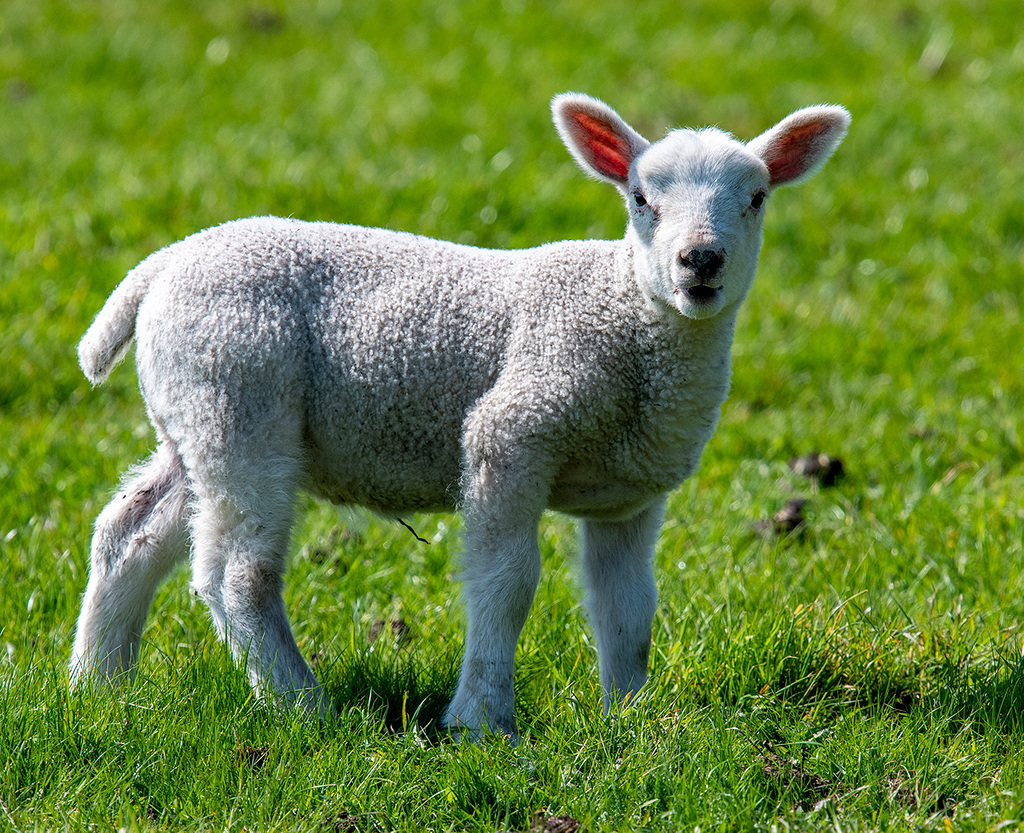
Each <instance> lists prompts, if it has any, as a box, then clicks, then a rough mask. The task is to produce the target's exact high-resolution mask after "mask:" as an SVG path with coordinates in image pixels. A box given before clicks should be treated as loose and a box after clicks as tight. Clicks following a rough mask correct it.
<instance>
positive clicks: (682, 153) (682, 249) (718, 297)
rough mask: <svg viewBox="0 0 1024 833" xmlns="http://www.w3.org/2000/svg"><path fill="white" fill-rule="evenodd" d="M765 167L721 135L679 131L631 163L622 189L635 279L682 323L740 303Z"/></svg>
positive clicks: (755, 240) (754, 254)
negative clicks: (673, 312)
mask: <svg viewBox="0 0 1024 833" xmlns="http://www.w3.org/2000/svg"><path fill="white" fill-rule="evenodd" d="M769 190H770V182H769V173H768V168H767V166H766V165H765V163H764V162H762V161H761V160H760V159H759V158H758V157H756V156H755V155H754V154H753V153H751V152H750V151H749V150H747V148H746V147H745V146H744V145H743V144H741V143H740V142H737V141H735V140H734V139H732V138H731V137H730V136H728V135H727V134H725V133H723V132H721V131H719V130H713V129H709V130H700V131H693V130H677V131H674V132H672V133H670V134H669V135H668V136H666V137H665V138H664V139H663V140H662V141H660V142H657V143H655V144H653V145H651V146H650V147H649V148H647V149H646V150H645V151H644V152H643V153H642V154H641V155H640V156H639V157H638V158H637V159H636V161H635V164H634V165H633V167H632V170H631V171H630V174H629V182H628V187H627V188H626V189H625V194H626V206H627V210H628V211H629V223H630V232H629V236H630V237H631V238H632V241H631V242H632V244H633V248H634V264H635V267H636V270H637V279H638V280H639V281H640V283H641V286H642V288H643V289H644V291H645V292H646V293H647V294H648V295H649V297H651V298H652V300H655V301H657V302H661V303H664V304H666V305H668V306H670V307H672V308H674V309H675V310H677V311H678V312H679V313H680V314H682V315H684V316H686V317H687V318H694V319H706V318H711V317H713V316H715V315H717V314H718V313H720V312H721V311H722V310H723V309H725V308H727V307H728V308H733V307H735V306H736V305H737V304H739V303H740V302H741V301H742V300H743V299H744V297H746V294H747V291H748V290H749V289H750V284H751V282H752V281H753V279H754V273H755V271H756V269H757V259H758V255H759V253H760V249H761V232H762V228H763V216H764V208H765V203H766V201H767V197H768V193H769Z"/></svg>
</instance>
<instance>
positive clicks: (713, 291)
mask: <svg viewBox="0 0 1024 833" xmlns="http://www.w3.org/2000/svg"><path fill="white" fill-rule="evenodd" d="M721 290H722V287H721V286H707V285H706V284H702V283H699V284H697V285H696V286H688V287H686V288H685V289H684V290H683V291H684V292H685V293H686V295H687V297H688V298H689V299H690V300H691V301H692V302H693V303H695V304H706V303H708V302H709V301H711V300H713V299H714V297H715V295H717V294H718V293H719V292H720V291H721Z"/></svg>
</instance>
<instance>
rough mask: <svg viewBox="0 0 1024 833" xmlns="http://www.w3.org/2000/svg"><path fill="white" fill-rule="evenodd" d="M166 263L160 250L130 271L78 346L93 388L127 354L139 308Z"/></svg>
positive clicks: (165, 252)
mask: <svg viewBox="0 0 1024 833" xmlns="http://www.w3.org/2000/svg"><path fill="white" fill-rule="evenodd" d="M166 263H167V250H166V249H161V250H160V251H158V252H155V253H153V254H152V255H150V256H149V257H147V258H146V259H145V260H144V261H142V263H140V264H139V265H138V266H136V267H135V268H134V269H132V271H131V272H129V273H128V274H127V276H125V279H124V280H123V281H121V283H120V284H118V286H117V288H116V289H115V290H114V291H113V292H112V293H111V295H110V297H109V298H107V302H106V303H105V304H104V305H103V309H101V310H100V311H99V314H98V315H97V316H96V320H95V321H93V322H92V326H91V327H89V329H88V330H87V331H86V333H85V335H84V336H83V337H82V340H81V341H80V342H79V343H78V363H79V364H80V365H81V366H82V371H83V372H84V373H85V375H86V377H87V378H88V379H89V381H90V382H92V383H93V385H99V384H101V383H102V382H103V381H104V380H105V379H106V378H107V376H109V375H110V371H111V370H113V369H114V365H116V364H117V363H118V362H119V361H121V359H123V358H124V356H125V353H127V352H128V348H129V347H130V346H131V343H132V339H133V338H134V337H135V318H136V316H137V315H138V312H139V304H141V303H142V299H143V298H145V297H146V293H147V292H148V291H149V286H150V284H151V283H152V282H153V278H154V277H156V276H157V275H158V274H159V273H160V272H161V271H162V270H163V268H164V266H165V265H166Z"/></svg>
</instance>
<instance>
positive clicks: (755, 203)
mask: <svg viewBox="0 0 1024 833" xmlns="http://www.w3.org/2000/svg"><path fill="white" fill-rule="evenodd" d="M767 196H768V194H767V193H766V192H765V191H758V192H756V193H755V194H754V196H753V197H751V198H750V207H751V208H753V209H754V211H757V210H758V209H759V208H760V207H761V206H762V205H764V201H765V198H766V197H767Z"/></svg>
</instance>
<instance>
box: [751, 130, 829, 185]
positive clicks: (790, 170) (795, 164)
mask: <svg viewBox="0 0 1024 833" xmlns="http://www.w3.org/2000/svg"><path fill="white" fill-rule="evenodd" d="M831 129H832V128H831V125H829V124H827V123H824V122H811V123H810V124H805V125H801V126H800V127H794V128H793V129H792V130H790V131H789V132H787V133H786V134H785V135H784V136H781V137H780V138H779V139H778V140H777V141H775V142H773V143H772V144H771V146H770V147H769V148H768V152H767V154H766V155H765V156H766V158H765V160H764V161H765V164H767V165H768V171H769V172H770V173H771V177H772V185H780V184H782V183H785V182H789V181H791V180H794V179H797V178H799V177H801V176H803V175H804V174H805V173H807V171H808V170H809V169H810V168H811V167H813V165H814V163H815V161H817V154H816V153H815V152H814V151H815V150H816V149H817V147H818V145H819V144H820V143H821V140H822V139H823V138H824V137H826V136H827V135H828V134H829V133H830V131H831Z"/></svg>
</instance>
